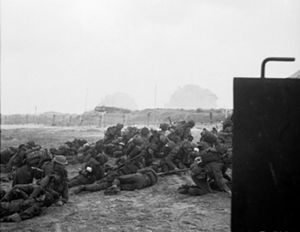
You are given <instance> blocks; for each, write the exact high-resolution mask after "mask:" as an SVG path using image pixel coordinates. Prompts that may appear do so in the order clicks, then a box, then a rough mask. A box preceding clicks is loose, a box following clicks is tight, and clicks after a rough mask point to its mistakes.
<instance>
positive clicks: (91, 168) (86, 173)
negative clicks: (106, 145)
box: [68, 154, 108, 188]
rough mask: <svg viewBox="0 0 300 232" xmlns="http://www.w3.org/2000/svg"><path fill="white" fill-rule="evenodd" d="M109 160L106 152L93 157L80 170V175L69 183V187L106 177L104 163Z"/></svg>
mask: <svg viewBox="0 0 300 232" xmlns="http://www.w3.org/2000/svg"><path fill="white" fill-rule="evenodd" d="M107 161H108V158H107V156H106V155H105V154H99V155H97V156H96V157H95V158H93V157H91V158H90V159H89V161H88V162H87V163H86V164H85V165H84V168H83V169H82V170H81V171H80V172H79V175H77V176H75V177H74V178H72V179H71V180H70V181H69V183H68V185H69V188H72V187H75V186H78V185H84V184H91V183H94V182H95V181H96V180H100V179H102V178H103V177H104V172H105V169H104V164H105V163H106V162H107Z"/></svg>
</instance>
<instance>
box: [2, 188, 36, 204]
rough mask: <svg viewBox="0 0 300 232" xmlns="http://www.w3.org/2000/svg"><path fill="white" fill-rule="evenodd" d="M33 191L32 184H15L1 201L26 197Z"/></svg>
mask: <svg viewBox="0 0 300 232" xmlns="http://www.w3.org/2000/svg"><path fill="white" fill-rule="evenodd" d="M32 191H33V185H32V184H24V185H21V184H20V185H15V186H14V187H13V188H12V189H11V190H9V191H8V192H7V193H6V194H5V195H4V196H3V197H2V199H1V201H12V200H14V199H26V198H27V197H28V195H29V194H31V192H32Z"/></svg>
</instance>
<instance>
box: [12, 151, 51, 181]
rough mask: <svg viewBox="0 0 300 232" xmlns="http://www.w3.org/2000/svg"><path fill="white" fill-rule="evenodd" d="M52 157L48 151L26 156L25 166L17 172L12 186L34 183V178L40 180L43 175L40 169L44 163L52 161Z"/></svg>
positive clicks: (34, 152) (35, 152)
mask: <svg viewBox="0 0 300 232" xmlns="http://www.w3.org/2000/svg"><path fill="white" fill-rule="evenodd" d="M51 159H52V155H51V154H50V153H49V152H48V151H47V149H41V150H38V151H33V152H30V153H29V154H26V156H25V159H24V164H23V165H22V166H21V167H18V168H17V169H16V170H15V174H14V176H13V182H12V186H14V185H16V184H29V183H32V181H33V178H36V179H40V178H41V177H42V176H41V175H43V173H42V170H41V169H40V168H41V166H42V165H43V163H44V162H46V161H50V160H51Z"/></svg>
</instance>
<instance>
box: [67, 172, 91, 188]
mask: <svg viewBox="0 0 300 232" xmlns="http://www.w3.org/2000/svg"><path fill="white" fill-rule="evenodd" d="M91 182H92V181H91V180H90V179H88V178H87V177H85V176H83V175H81V174H79V175H78V176H75V177H74V178H72V179H71V180H70V182H69V183H68V186H69V188H72V187H75V186H78V185H85V184H91Z"/></svg>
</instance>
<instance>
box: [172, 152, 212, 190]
mask: <svg viewBox="0 0 300 232" xmlns="http://www.w3.org/2000/svg"><path fill="white" fill-rule="evenodd" d="M190 170H191V177H192V180H193V181H194V183H195V184H196V185H182V186H180V187H179V189H178V192H179V193H181V194H189V195H194V196H195V195H198V196H201V195H204V194H207V193H210V192H212V191H211V188H210V186H209V183H208V170H207V168H206V166H205V164H204V163H203V162H202V158H201V157H200V156H198V157H196V158H195V161H194V163H193V164H192V165H191V168H190Z"/></svg>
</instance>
